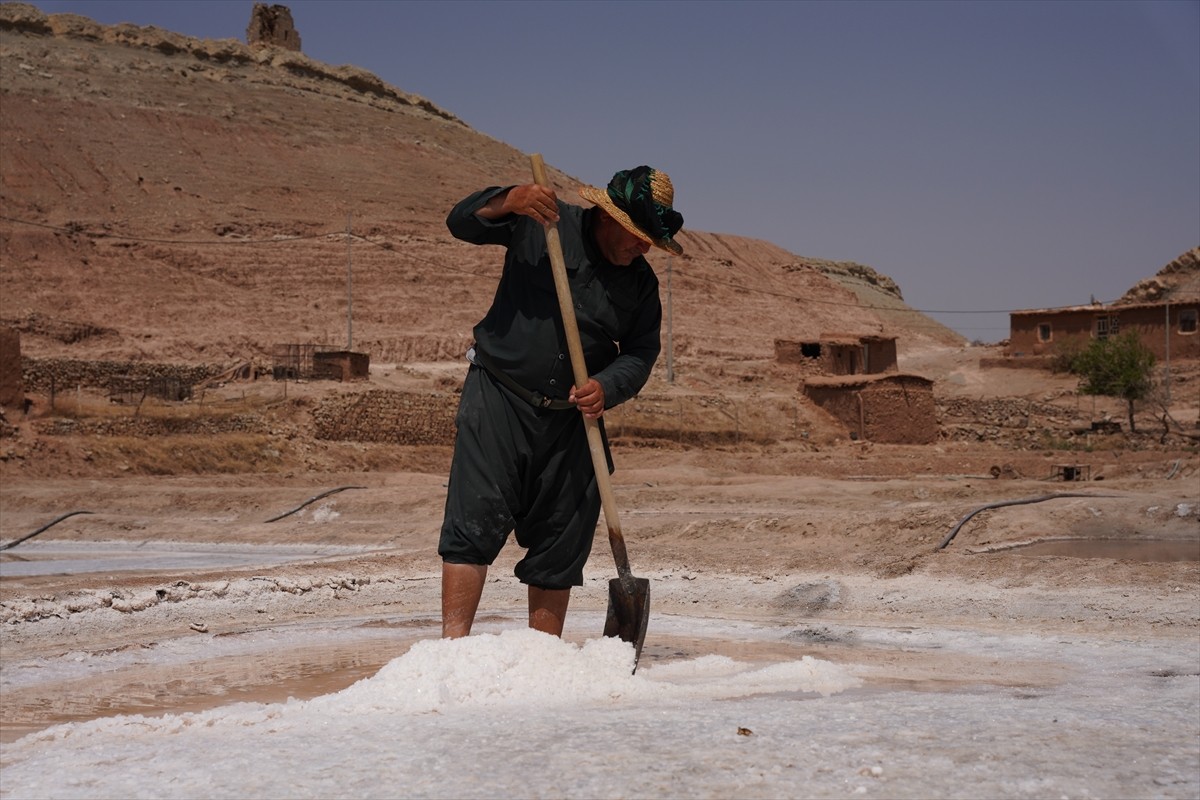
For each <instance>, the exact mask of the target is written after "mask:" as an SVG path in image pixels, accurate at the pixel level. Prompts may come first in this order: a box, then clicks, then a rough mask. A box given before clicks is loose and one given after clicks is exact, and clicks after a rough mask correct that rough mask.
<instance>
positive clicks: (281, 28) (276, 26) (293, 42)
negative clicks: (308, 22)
mask: <svg viewBox="0 0 1200 800" xmlns="http://www.w3.org/2000/svg"><path fill="white" fill-rule="evenodd" d="M246 44H249V45H271V46H273V47H282V48H284V49H285V50H295V51H296V52H299V51H300V34H299V33H297V32H296V26H295V24H294V23H293V22H292V12H291V11H290V10H289V9H288V7H287V6H280V5H270V6H269V5H267V4H265V3H255V4H254V11H252V12H251V13H250V25H249V26H247V28H246Z"/></svg>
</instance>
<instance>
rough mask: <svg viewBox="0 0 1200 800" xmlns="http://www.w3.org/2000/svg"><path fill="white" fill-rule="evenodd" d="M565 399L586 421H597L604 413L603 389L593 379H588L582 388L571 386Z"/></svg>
mask: <svg viewBox="0 0 1200 800" xmlns="http://www.w3.org/2000/svg"><path fill="white" fill-rule="evenodd" d="M567 399H569V400H570V401H571V402H572V403H574V404H575V405H576V406H578V407H579V410H580V411H582V412H583V415H584V416H585V417H587V418H588V419H599V418H600V415H601V414H603V413H604V387H603V386H601V385H600V382H599V381H597V380H596V379H595V378H588V380H587V383H585V384H584V385H583V386H580V387H575V386H572V387H571V394H570V396H569V397H568V398H567Z"/></svg>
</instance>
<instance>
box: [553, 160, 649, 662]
mask: <svg viewBox="0 0 1200 800" xmlns="http://www.w3.org/2000/svg"><path fill="white" fill-rule="evenodd" d="M530 161H531V162H532V163H533V179H534V181H536V182H537V183H538V184H539V185H540V186H544V187H545V188H547V189H550V188H552V187H551V186H550V181H549V179H548V178H547V177H546V165H545V163H543V161H542V156H541V155H540V154H539V153H534V154H533V155H532V156H530ZM545 228H546V248H547V250H549V252H550V267H551V269H553V271H554V288H555V290H556V291H557V292H558V307H559V310H560V311H561V312H562V321H563V331H564V332H565V333H566V337H567V349H568V351H569V352H570V354H571V368H572V370H573V371H574V378H575V385H576V386H583V384H585V383H587V380H588V374H587V363H586V362H585V361H584V360H583V345H582V344H581V343H580V341H579V326H578V325H577V324H576V322H575V305H574V303H573V302H572V301H571V285H570V284H569V283H568V282H567V264H566V261H565V260H564V259H563V254H562V242H561V241H560V240H559V238H558V225H557V224H556V223H553V222H549V223H547V224H546V225H545ZM583 425H584V428H585V430H586V431H587V440H588V449H589V450H591V453H592V466H593V467H594V468H595V470H596V485H597V486H598V487H599V489H600V504H601V507H602V508H603V509H604V522H605V523H606V524H607V525H608V543H609V545H610V546H611V547H612V552H613V559H614V560H615V561H616V562H617V577H616V578H613V579H612V580H610V581H609V582H608V617H607V619H605V621H604V635H605V636H617V637H620V639H621V641H623V642H629V643H630V644H632V645H633V670H634V672H637V663H638V659H639V658H641V655H642V644H643V643H644V642H645V641H646V623H648V622H649V621H650V581H649V579H647V578H635V577H633V573H632V572H630V570H629V554H628V553H626V552H625V537H624V536H622V535H621V522H620V520H619V519H618V518H617V504H616V501H615V500H614V499H613V493H612V484H611V483H610V482H609V476H608V459H607V458H605V454H604V439H603V438H602V436H601V434H600V426H599V425H598V424H597V422H596V420H594V419H588V418H587V417H584V418H583Z"/></svg>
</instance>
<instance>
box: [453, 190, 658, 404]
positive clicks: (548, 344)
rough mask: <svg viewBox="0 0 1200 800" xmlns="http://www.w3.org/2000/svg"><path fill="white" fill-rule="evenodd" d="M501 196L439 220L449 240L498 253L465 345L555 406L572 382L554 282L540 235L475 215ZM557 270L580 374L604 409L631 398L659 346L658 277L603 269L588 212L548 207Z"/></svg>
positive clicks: (472, 199)
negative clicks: (598, 390)
mask: <svg viewBox="0 0 1200 800" xmlns="http://www.w3.org/2000/svg"><path fill="white" fill-rule="evenodd" d="M507 188H511V187H494V186H493V187H489V188H487V189H484V190H482V191H479V192H476V193H474V194H472V195H470V196H469V197H467V198H465V199H464V200H462V201H461V202H460V203H459V204H458V205H456V206H455V207H454V208H453V209H452V210H451V211H450V214H449V216H448V217H447V218H446V225H447V227H449V229H450V232H451V233H452V234H453V235H454V237H455V238H457V239H461V240H463V241H465V242H471V243H472V244H497V245H503V246H504V247H506V248H507V254H506V255H505V257H504V272H503V274H502V275H501V277H500V283H499V285H498V286H497V287H496V296H495V298H494V299H493V300H492V306H491V308H490V309H489V310H488V312H487V315H486V316H485V317H484V318H483V319H482V320H480V322H479V324H478V325H476V326H475V330H474V333H475V344H476V347H477V348H481V349H482V350H483V351H484V352H485V353H487V355H488V356H489V357H490V358H491V361H492V362H494V363H495V365H496V366H497V367H499V368H500V369H502V370H503V371H504V372H505V373H507V374H508V375H509V376H510V377H512V378H513V379H514V380H516V381H517V382H518V383H519V384H521V385H522V386H524V387H525V388H526V389H529V390H532V391H536V392H540V393H542V394H543V395H545V396H546V397H550V398H554V399H559V400H565V399H566V398H567V395H568V394H569V393H570V390H571V386H572V385H573V384H574V382H575V381H574V378H573V375H572V371H571V363H570V354H569V352H568V350H567V344H566V337H565V335H564V334H563V329H562V320H561V318H560V312H559V306H558V297H557V295H556V293H555V288H554V274H553V272H552V270H551V267H550V255H549V253H548V251H547V249H546V234H545V230H544V229H543V228H542V226H541V225H540V224H539V223H537V222H535V221H534V220H532V219H530V218H529V217H526V216H522V215H518V214H509V215H507V216H504V217H501V218H500V219H495V220H487V219H483V218H482V217H479V216H477V215H476V213H475V212H476V211H478V210H479V209H480V208H482V207H483V206H484V205H486V204H487V202H488V201H489V200H490V199H492V198H493V197H495V196H496V195H497V194H499V193H500V192H503V191H506V189H507ZM558 213H559V220H558V230H559V239H560V240H561V242H562V249H563V260H564V262H565V263H566V267H567V278H568V282H569V283H570V285H571V296H572V298H573V299H574V303H575V319H576V322H577V323H578V326H579V338H580V342H581V343H582V345H583V353H584V360H585V361H586V362H587V372H588V375H589V376H590V377H592V378H595V379H596V380H597V381H599V382H600V385H601V386H602V387H603V388H604V405H605V407H606V408H612V407H613V406H616V405H618V404H620V403H623V402H625V401H626V400H628V399H630V398H631V397H633V396H634V395H636V394H637V393H638V392H639V391H640V390H641V388H642V387H643V386H645V384H646V381H647V380H648V379H649V378H650V370H651V369H652V368H653V367H654V362H655V361H656V360H657V358H658V354H659V351H660V349H661V344H660V341H659V332H660V328H661V326H662V303H661V301H660V300H659V296H658V277H657V276H656V275H655V274H654V270H653V269H651V267H650V264H649V263H648V262H647V261H646V260H645V259H644V258H642V257H640V256H639V257H638V258H636V259H634V260H633V262H632V263H630V264H629V265H628V266H618V265H614V264H610V263H609V262H608V261H606V260H605V259H604V257H603V256H602V255H601V254H600V251H599V250H598V249H597V247H596V245H595V243H594V242H593V239H592V234H591V229H592V224H593V219H594V215H595V214H596V213H597V212H596V211H595V209H587V210H584V209H582V208H580V207H579V206H574V205H569V204H567V203H563V202H562V201H559V203H558Z"/></svg>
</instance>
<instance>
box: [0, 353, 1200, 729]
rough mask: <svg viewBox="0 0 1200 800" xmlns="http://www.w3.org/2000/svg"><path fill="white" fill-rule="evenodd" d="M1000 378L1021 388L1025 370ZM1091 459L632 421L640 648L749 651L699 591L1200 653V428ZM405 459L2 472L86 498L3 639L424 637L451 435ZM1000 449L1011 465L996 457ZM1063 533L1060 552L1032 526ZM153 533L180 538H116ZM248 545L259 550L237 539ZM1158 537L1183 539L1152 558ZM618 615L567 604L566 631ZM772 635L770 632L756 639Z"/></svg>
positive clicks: (88, 647) (60, 717)
mask: <svg viewBox="0 0 1200 800" xmlns="http://www.w3.org/2000/svg"><path fill="white" fill-rule="evenodd" d="M937 363H939V364H941V366H936V367H935V366H934V365H933V363H932V362H931V363H930V364H926V365H925V368H926V369H938V370H941V371H943V372H944V373H945V375H946V378H945V380H944V384H945V385H947V386H952V387H959V388H960V389H961V390H963V391H974V392H980V391H983V392H987V391H989V388H988V386H987V384H988V382H990V381H992V380H996V379H997V378H995V377H994V376H992V375H990V374H988V373H984V372H980V371H978V370H974V369H972V368H971V366H970V362H969V361H964V360H962V359H959V358H958V357H957V356H953V357H951V358H950V360H949V362H948V363H947V362H946V361H945V359H943V360H941V361H939V362H937ZM950 376H958V377H957V378H955V379H954V380H951V379H950ZM1002 377H1003V376H1002ZM1003 380H1004V382H1005V386H1006V387H1007V388H1008V390H1010V391H1011V390H1012V388H1013V386H1014V383H1013V381H1014V378H1012V377H1011V376H1008V377H1003ZM1037 388H1038V389H1039V390H1040V391H1044V390H1045V389H1046V388H1047V386H1046V385H1045V383H1041V384H1038V387H1037ZM1069 457H1070V459H1071V461H1070V463H1076V462H1079V463H1080V464H1081V465H1082V466H1086V467H1087V473H1086V477H1087V478H1088V480H1076V481H1071V482H1065V481H1063V480H1061V478H1060V477H1059V476H1058V475H1056V473H1055V469H1056V465H1058V464H1061V463H1062V462H1064V460H1065V459H1066V458H1067V455H1066V454H1064V453H1061V452H1057V451H1033V452H1029V451H1014V450H1012V449H1010V448H1002V447H998V446H993V445H987V444H983V443H963V442H944V443H941V444H937V445H931V446H904V445H891V446H886V445H876V444H872V443H869V442H854V441H850V440H833V441H829V442H824V443H822V444H820V445H813V444H811V443H806V442H792V443H781V444H777V445H771V446H763V447H746V446H742V447H712V448H706V449H700V448H684V447H668V446H661V445H660V446H655V447H648V446H645V445H644V444H640V443H636V442H632V443H630V442H627V443H618V444H617V445H616V446H615V447H614V459H615V461H616V463H617V467H618V468H617V472H616V474H615V475H614V488H615V493H616V498H617V507H618V509H619V517H620V525H621V529H622V531H623V532H624V535H625V538H626V540H627V544H628V549H629V553H630V558H631V561H632V565H633V569H634V573H635V575H637V576H639V577H641V576H644V577H648V578H650V579H651V582H652V584H651V585H652V618H651V626H650V633H649V635H648V638H647V644H646V651H645V656H644V657H645V658H646V659H647V660H648V661H654V660H656V659H669V658H673V657H678V656H679V655H680V654H682V653H684V652H709V651H712V650H716V651H721V650H723V649H726V648H732V649H737V647H738V645H737V643H736V642H709V643H707V644H698V643H694V642H693V643H690V644H681V643H680V640H679V639H678V638H677V637H676V638H671V637H667V638H665V639H661V640H659V639H656V636H655V625H656V622H657V621H659V620H661V621H663V622H666V621H667V620H670V619H671V618H672V617H674V616H679V615H683V616H690V617H703V618H706V619H729V620H751V621H755V622H763V623H773V622H778V623H781V624H788V625H791V626H796V625H798V624H799V625H802V626H804V629H805V630H807V631H809V632H810V633H811V637H810V641H808V642H807V644H808V645H809V646H810V650H811V651H812V652H821V653H823V654H824V655H825V657H836V655H837V652H838V648H839V647H840V646H841V645H839V644H838V643H837V642H836V641H834V639H835V638H836V637H831V636H830V635H829V630H830V629H831V626H834V627H836V626H839V625H843V626H844V625H885V626H892V627H894V626H902V627H903V626H908V627H912V628H920V627H924V626H935V627H941V628H947V627H949V628H961V629H967V628H969V629H972V630H976V631H989V630H990V631H996V632H998V633H1001V632H1002V633H1008V634H1012V633H1016V632H1021V631H1028V632H1036V633H1038V634H1039V635H1054V634H1055V633H1056V632H1058V633H1062V634H1064V635H1065V634H1087V635H1090V636H1095V637H1099V638H1101V639H1105V638H1112V639H1114V640H1121V641H1125V640H1130V639H1133V640H1138V639H1146V640H1151V639H1153V640H1163V639H1165V640H1173V641H1177V642H1178V645H1179V647H1181V648H1185V649H1193V650H1197V656H1198V657H1200V649H1198V647H1200V644H1198V643H1200V580H1198V578H1200V561H1198V558H1200V523H1198V519H1200V516H1198V515H1200V478H1198V476H1200V463H1198V460H1197V456H1196V454H1195V452H1194V448H1193V449H1192V450H1191V451H1189V450H1188V449H1186V448H1184V449H1181V450H1178V451H1169V450H1160V449H1145V450H1119V449H1110V450H1095V451H1092V452H1086V453H1072V454H1069ZM406 458H407V462H406V463H407V466H405V467H403V468H397V469H393V470H388V471H344V472H336V471H331V472H304V471H294V472H288V473H282V474H271V475H266V474H254V475H225V476H220V475H218V476H211V475H210V476H161V477H154V476H144V475H135V476H126V477H117V478H98V477H95V476H91V477H77V478H64V477H59V478H54V477H46V476H37V477H29V478H23V477H22V476H21V474H20V473H19V471H17V470H14V469H11V468H10V469H9V470H8V471H7V472H6V475H5V480H4V481H3V487H2V489H0V498H2V500H3V515H2V528H3V530H2V538H3V540H4V541H5V542H11V541H13V540H15V539H17V538H19V537H20V536H22V535H25V534H26V533H28V532H30V531H34V530H36V529H37V528H38V527H39V526H41V525H45V524H46V523H48V522H50V521H51V520H53V519H55V518H56V517H59V516H61V515H63V514H68V513H71V512H88V513H77V514H75V515H74V516H72V517H70V518H68V519H64V520H63V521H62V522H60V523H58V524H56V525H54V526H53V527H51V528H49V529H47V530H46V531H45V532H43V533H41V534H39V535H38V536H37V537H34V538H32V539H29V540H28V541H26V542H23V543H21V544H19V545H17V546H15V547H11V548H9V549H7V550H4V551H3V552H0V565H3V566H4V567H5V568H6V569H8V570H13V571H15V570H19V569H21V568H22V565H31V564H34V565H35V564H36V562H38V561H39V560H55V565H56V567H55V569H54V570H51V572H53V573H54V574H26V575H21V574H17V573H16V572H9V573H6V576H5V578H4V580H3V581H2V582H0V623H2V627H0V636H2V637H3V640H2V643H3V651H4V658H5V663H6V664H28V663H30V662H33V661H36V660H38V659H55V658H63V657H65V656H68V655H69V654H71V653H88V654H93V655H94V654H97V653H105V652H116V651H121V650H125V649H129V648H147V647H152V646H154V645H156V644H161V643H164V642H167V641H172V640H177V639H183V638H186V637H196V636H236V635H238V634H239V633H245V632H247V631H264V630H273V629H278V630H279V631H284V630H287V629H288V628H289V626H295V625H298V624H306V623H311V622H313V621H315V620H320V621H321V622H323V623H336V622H337V621H338V620H342V621H344V622H345V624H346V625H352V626H359V625H384V626H391V627H395V628H396V629H397V630H398V631H402V632H403V635H404V637H409V640H411V638H422V637H429V636H436V635H437V626H438V614H439V602H440V600H439V585H438V579H437V576H438V574H439V568H440V566H439V562H438V559H437V556H436V553H435V546H436V545H435V540H436V533H437V530H438V527H439V525H440V520H441V511H442V503H443V499H444V490H445V468H446V465H447V464H448V461H449V450H448V448H423V449H422V448H411V449H409V452H408V454H407V456H406ZM996 465H1005V466H1006V467H1008V468H1009V469H1008V470H1007V471H1005V472H1004V473H1003V474H1000V475H996V474H994V472H993V470H992V469H991V468H992V467H994V466H996ZM1014 475H1015V476H1016V477H1013V476H1014ZM326 493H328V494H326ZM270 520H274V521H270ZM1050 542H1058V546H1059V548H1060V550H1059V551H1057V552H1050V553H1039V551H1037V550H1033V549H1030V548H1028V547H1026V546H1028V545H1033V544H1037V543H1040V546H1041V547H1047V546H1048V545H1047V543H1050ZM151 553H153V554H155V555H156V556H157V557H159V558H160V559H163V558H164V554H165V560H160V561H158V562H154V561H150V562H146V563H144V564H138V563H136V562H129V561H126V562H121V561H119V560H113V559H117V558H125V559H130V558H132V559H136V558H138V557H139V554H140V555H141V556H142V557H148V556H149V555H150V554H151ZM231 553H232V554H238V553H241V554H242V555H243V556H244V557H243V558H242V560H241V561H238V562H231V561H230V560H229V558H228V557H229V555H230V554H231ZM214 554H216V555H214ZM519 554H520V550H519V548H517V547H516V545H515V543H510V544H509V546H508V547H507V548H506V550H505V551H504V553H503V554H502V555H501V557H500V560H499V561H498V562H497V564H496V565H495V566H494V567H493V569H492V571H491V573H490V575H489V583H488V585H487V587H486V590H485V593H484V598H483V603H482V606H481V611H480V620H481V624H484V623H493V624H500V625H502V626H508V627H512V626H520V625H522V624H523V621H522V614H523V608H524V594H523V591H522V587H520V585H519V584H518V583H517V582H516V580H515V578H513V577H512V566H513V564H514V563H515V561H516V559H517V558H519ZM1162 558H1171V559H1175V560H1155V559H1162ZM222 559H224V560H222ZM89 561H90V562H94V563H99V566H94V567H93V568H92V569H90V571H86V572H82V573H75V574H67V569H68V568H69V565H70V564H71V563H72V562H74V563H81V562H89ZM109 561H111V564H110V563H109ZM100 562H103V563H100ZM25 568H26V569H29V567H28V566H26V567H25ZM33 571H34V572H45V571H46V570H37V569H34V570H33ZM613 574H614V571H613V567H612V560H611V555H610V553H609V549H608V542H607V539H606V537H605V525H604V522H603V520H602V521H601V524H600V527H599V530H598V532H597V539H596V542H595V545H594V549H593V555H592V558H591V561H590V562H589V566H588V571H587V579H586V583H585V585H584V586H583V587H581V588H580V589H579V590H577V591H576V593H575V595H574V597H573V606H572V609H573V619H578V620H580V621H581V623H582V621H584V620H594V618H595V617H596V616H597V615H600V614H602V613H603V609H604V606H605V604H606V594H605V591H606V589H605V585H606V581H607V580H608V579H609V578H610V577H612V575H613ZM658 624H660V625H662V624H663V623H661V622H660V623H658ZM598 633H599V631H598V630H597V631H591V630H589V629H586V628H582V627H580V628H576V627H573V625H572V622H571V621H570V620H569V622H568V630H567V634H566V635H567V636H568V637H569V638H570V637H574V638H578V639H583V638H588V637H593V636H595V635H597V634H598ZM395 645H396V643H395V642H393V643H392V647H394V646H395ZM696 648H699V650H697V649H696ZM397 654H398V653H397V652H395V651H394V650H393V649H388V648H380V649H376V650H368V651H358V652H357V654H356V655H355V657H354V659H352V662H347V661H346V654H345V653H344V652H339V651H336V650H330V651H329V652H328V653H326V654H324V655H321V654H314V653H313V652H312V651H311V650H309V651H307V652H305V653H304V654H300V653H298V652H290V651H287V652H285V651H281V652H279V653H276V654H275V659H274V660H273V661H272V662H271V663H269V664H268V663H265V662H264V660H263V659H262V657H261V656H258V657H256V658H255V659H254V660H252V661H251V662H248V663H241V664H239V665H237V666H231V665H230V664H225V665H224V666H220V665H217V664H212V663H208V664H206V663H203V661H202V660H201V661H199V662H197V663H195V664H194V665H193V667H194V668H195V669H196V670H197V677H196V678H195V680H177V679H174V678H171V677H169V676H166V675H161V674H160V675H155V674H153V672H151V673H146V672H144V671H142V672H137V673H135V674H128V675H124V676H122V675H118V676H116V677H112V678H109V679H107V680H105V681H103V682H102V683H99V684H90V685H88V686H86V687H85V686H81V685H80V684H79V683H78V682H75V681H72V682H67V683H64V684H61V685H57V684H54V683H50V684H38V685H35V686H32V687H26V688H21V689H17V690H12V691H7V692H6V693H5V701H4V704H3V712H2V715H3V716H2V718H0V722H2V724H3V734H2V736H3V740H4V741H11V740H13V739H15V738H16V737H18V736H20V735H23V734H24V733H28V732H29V731H31V730H35V729H38V728H41V727H45V726H46V725H49V724H53V723H55V722H59V721H64V720H71V719H87V718H90V717H93V716H101V715H105V714H111V713H118V712H120V711H122V710H129V709H131V708H132V709H138V710H141V711H142V712H143V713H145V711H147V710H151V711H158V712H165V711H179V710H186V709H194V708H202V707H205V706H209V705H216V704H220V703H222V702H227V701H228V699H229V697H230V695H231V693H232V694H235V695H236V696H239V697H249V698H259V699H269V698H271V697H277V696H279V695H280V693H281V692H286V693H288V694H292V695H296V696H304V695H311V694H317V693H321V692H325V691H329V690H331V688H337V687H338V686H340V685H348V684H349V683H350V682H352V681H353V680H355V679H357V678H359V677H361V676H362V675H363V674H369V673H370V672H371V671H372V670H374V669H377V668H378V667H379V666H381V665H382V664H383V663H386V662H387V660H389V658H392V657H395V656H396V655H397ZM744 654H745V653H744V652H743V655H744ZM859 655H860V656H861V654H859ZM755 657H759V658H767V659H769V658H771V657H772V656H771V653H770V652H767V651H763V650H762V649H761V648H758V650H757V652H756V653H755ZM870 658H873V659H876V661H877V663H876V665H875V668H876V669H877V672H876V675H875V679H876V680H878V681H880V682H884V683H889V682H890V683H895V682H909V683H912V684H913V685H917V684H921V683H922V682H928V681H934V682H937V681H943V680H949V678H948V677H947V676H946V674H945V672H944V671H943V670H941V669H940V668H939V667H938V665H937V664H936V663H935V662H934V661H930V660H928V658H916V657H906V656H904V654H903V653H899V652H896V651H892V652H890V653H887V654H876V655H874V656H870ZM860 660H861V658H860ZM1045 668H1046V670H1049V671H1050V672H1053V669H1054V668H1053V665H1047V666H1046V667H1045ZM953 672H954V678H953V680H955V681H963V680H967V681H969V680H974V679H978V680H983V681H994V682H998V683H1003V684H1006V685H1017V684H1019V683H1020V682H1021V681H1037V680H1042V679H1048V677H1047V676H1048V675H1049V673H1047V674H1046V675H1042V676H1041V677H1039V676H1038V675H1036V674H1033V673H1034V672H1037V670H1036V669H1034V670H1033V672H1030V670H1029V668H1023V669H1022V670H1018V671H1017V672H1010V673H1004V671H1003V670H998V668H997V666H996V664H994V663H993V664H988V663H984V662H980V663H978V664H958V665H956V666H955V668H954V671H953ZM1197 672H1198V673H1200V667H1198V669H1197ZM1018 673H1019V674H1018ZM1014 682H1015V683H1014ZM284 696H286V695H284Z"/></svg>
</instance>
